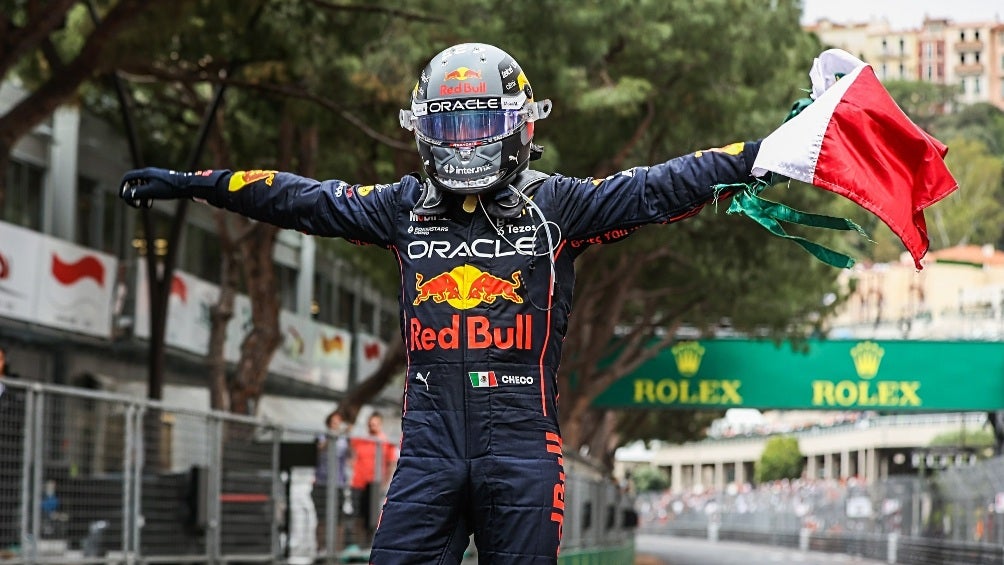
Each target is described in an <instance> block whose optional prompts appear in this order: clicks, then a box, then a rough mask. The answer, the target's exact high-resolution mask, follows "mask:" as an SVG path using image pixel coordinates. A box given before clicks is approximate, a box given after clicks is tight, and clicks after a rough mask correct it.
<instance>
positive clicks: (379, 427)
mask: <svg viewBox="0 0 1004 565" xmlns="http://www.w3.org/2000/svg"><path fill="white" fill-rule="evenodd" d="M366 426H367V431H368V436H367V437H354V438H352V440H351V442H350V443H351V449H352V453H353V454H354V464H353V466H352V467H353V468H352V481H351V485H352V498H353V506H354V508H355V511H356V519H355V524H356V528H355V533H356V535H355V539H356V541H358V542H362V541H366V542H369V541H370V540H372V539H373V533H374V531H375V530H376V516H375V515H374V514H375V513H374V506H376V504H375V502H374V498H375V497H377V496H381V495H382V493H383V491H384V490H386V488H387V485H388V484H390V476H391V472H392V471H393V469H394V460H395V456H394V446H393V445H392V444H391V443H390V441H389V440H388V439H387V436H386V435H385V434H384V432H383V416H381V415H380V413H379V412H374V413H373V414H371V415H370V417H369V420H367V423H366ZM379 447H382V448H383V449H382V450H381V451H380V476H379V479H380V482H379V483H377V478H378V477H377V474H376V470H377V460H376V458H377V457H376V456H377V450H378V448H379Z"/></svg>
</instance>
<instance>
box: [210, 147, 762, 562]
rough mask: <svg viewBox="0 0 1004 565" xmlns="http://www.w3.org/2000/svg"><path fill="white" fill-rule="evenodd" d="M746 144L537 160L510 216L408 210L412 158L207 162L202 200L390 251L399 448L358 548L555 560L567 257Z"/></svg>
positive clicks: (427, 556)
mask: <svg viewBox="0 0 1004 565" xmlns="http://www.w3.org/2000/svg"><path fill="white" fill-rule="evenodd" d="M758 148H759V143H758V142H747V143H738V144H733V145H731V146H728V147H724V148H721V149H713V150H707V151H699V152H697V153H693V154H688V155H685V156H682V157H678V158H676V159H672V160H670V161H668V162H666V163H663V164H659V165H655V166H651V167H637V168H633V169H630V170H626V171H623V172H620V173H617V174H614V175H612V176H610V177H607V178H605V179H578V178H571V177H567V176H562V175H552V176H550V177H548V178H547V179H546V180H545V181H544V182H543V183H542V184H541V185H539V187H538V189H537V190H536V192H535V193H534V194H533V197H532V202H533V203H534V204H535V205H536V207H535V208H536V209H534V207H531V206H527V208H525V209H524V211H523V213H522V214H521V215H519V216H518V217H517V218H515V219H511V220H499V219H491V218H490V217H489V215H488V214H487V213H485V211H484V210H483V209H482V208H481V207H479V206H471V204H472V203H474V201H475V200H476V198H475V197H467V206H466V208H465V206H464V199H465V197H461V196H455V195H448V197H450V198H453V199H454V200H455V201H453V202H451V203H450V205H449V207H448V209H447V210H445V211H444V212H443V213H442V214H440V215H436V216H422V215H418V214H416V213H415V211H414V208H415V205H416V202H417V201H418V199H419V196H420V193H421V191H422V183H421V181H420V180H419V179H418V178H416V177H414V176H406V177H404V178H402V179H401V180H400V181H399V182H396V183H393V184H382V185H381V184H378V185H368V186H360V185H352V184H348V183H345V182H342V181H338V180H328V181H323V182H321V181H316V180H311V179H307V178H303V177H300V176H296V175H293V174H288V173H282V172H273V171H245V172H236V173H232V174H228V175H226V176H224V177H222V178H221V180H220V181H219V182H218V183H217V184H216V187H217V188H216V189H215V191H214V192H213V193H212V194H210V195H208V196H207V200H208V201H209V202H210V203H211V204H213V205H216V206H219V207H223V208H226V209H228V210H232V211H235V212H238V213H240V214H242V215H245V216H249V217H252V218H256V219H259V220H262V221H265V222H269V223H272V224H276V225H278V226H281V227H283V228H291V229H296V230H299V231H302V232H304V233H307V234H314V235H319V236H328V237H343V238H346V239H349V240H352V241H355V242H365V243H370V244H375V245H380V246H383V247H386V248H387V249H389V250H390V251H391V252H392V253H393V254H394V256H395V257H396V258H397V261H398V263H399V266H400V274H401V295H400V301H401V333H402V337H403V338H404V342H405V345H406V351H407V380H406V384H405V391H404V404H403V416H402V438H401V454H400V459H399V460H398V464H397V469H396V471H395V473H394V476H393V479H392V481H391V484H390V487H389V492H388V494H387V499H386V501H385V503H384V507H383V511H382V514H381V518H380V523H379V526H378V529H377V532H376V536H375V539H374V544H373V549H372V553H371V562H372V563H376V564H385V563H421V564H428V563H451V562H452V563H459V562H460V561H461V559H462V556H463V553H464V550H465V548H466V546H467V544H468V539H469V535H470V533H471V532H473V534H474V539H475V544H476V546H477V549H478V554H479V558H480V559H481V561H482V562H483V563H514V564H515V563H519V564H523V565H525V564H531V563H555V562H556V561H557V553H558V544H559V541H560V536H561V529H562V523H563V520H564V508H565V490H564V481H565V475H564V471H563V467H562V451H561V436H560V433H559V430H558V413H557V411H558V406H557V403H556V398H557V395H558V391H557V390H556V373H557V368H558V360H559V357H560V353H561V343H562V340H563V339H564V336H565V330H566V327H567V321H568V316H569V310H570V307H571V297H572V286H573V282H574V271H573V263H574V261H575V258H576V257H578V256H579V255H580V254H581V253H582V252H583V251H585V250H586V249H587V248H588V247H589V246H591V245H593V244H602V243H606V242H610V241H616V240H617V239H620V238H622V237H624V236H625V235H627V234H629V233H630V232H631V231H632V230H633V229H635V228H637V227H639V226H642V225H644V224H650V223H667V222H672V221H675V220H678V219H682V218H686V217H688V216H691V215H693V214H695V213H697V212H698V211H699V210H700V209H701V207H702V206H703V205H704V204H706V203H707V202H709V201H710V200H711V199H712V198H714V190H713V189H712V188H711V187H712V186H713V185H716V184H731V183H739V182H748V181H750V180H751V176H750V168H751V167H752V164H753V160H754V158H755V156H756V152H757V149H758ZM545 222H546V225H547V230H548V231H547V232H545V229H544V228H542V227H541V226H542V224H544V223H545ZM548 234H550V238H551V239H550V241H549V240H548ZM552 259H553V264H554V270H553V273H552V269H551V261H552ZM552 289H553V291H552Z"/></svg>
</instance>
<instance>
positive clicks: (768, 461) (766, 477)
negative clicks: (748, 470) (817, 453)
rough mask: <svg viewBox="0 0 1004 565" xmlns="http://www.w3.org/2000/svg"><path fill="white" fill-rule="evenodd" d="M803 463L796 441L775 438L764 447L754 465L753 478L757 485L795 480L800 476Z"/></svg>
mask: <svg viewBox="0 0 1004 565" xmlns="http://www.w3.org/2000/svg"><path fill="white" fill-rule="evenodd" d="M804 465H805V461H804V460H803V459H802V452H801V450H800V449H799V447H798V439H796V438H794V437H792V436H775V437H772V438H770V439H768V440H767V443H766V444H765V445H764V448H763V453H762V454H761V455H760V461H758V462H757V464H756V470H755V471H754V478H755V480H756V482H757V483H765V482H770V481H778V480H781V479H797V478H798V477H801V476H802V468H803V466H804Z"/></svg>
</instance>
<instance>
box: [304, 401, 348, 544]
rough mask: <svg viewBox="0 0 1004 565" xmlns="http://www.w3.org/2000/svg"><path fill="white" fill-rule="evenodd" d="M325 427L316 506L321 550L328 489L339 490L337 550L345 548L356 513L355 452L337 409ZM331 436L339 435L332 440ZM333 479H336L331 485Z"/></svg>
mask: <svg viewBox="0 0 1004 565" xmlns="http://www.w3.org/2000/svg"><path fill="white" fill-rule="evenodd" d="M324 422H325V426H326V427H327V429H328V434H324V435H321V436H319V437H318V439H317V468H316V471H315V475H314V477H315V484H314V506H315V507H316V508H317V509H318V518H319V520H318V536H317V539H318V547H324V534H325V532H326V527H325V520H326V519H327V515H328V513H327V502H328V495H327V492H328V489H329V488H334V489H336V491H335V492H336V494H335V499H334V500H335V508H336V509H337V511H338V512H341V514H340V517H339V520H338V522H337V524H338V525H337V527H336V529H335V545H334V546H333V549H334V550H336V551H337V550H339V549H341V548H342V547H343V546H344V537H345V531H346V524H347V523H348V521H349V520H350V519H351V516H352V514H353V513H354V507H353V504H352V493H351V491H350V490H349V476H350V474H349V471H350V470H351V467H350V465H351V464H352V460H351V459H352V450H351V448H350V446H349V436H348V427H347V426H346V425H345V419H344V418H343V417H342V414H341V412H339V411H337V410H335V411H334V412H332V413H330V414H328V417H327V418H326V419H325V421H324ZM329 434H335V437H334V438H330V437H329ZM329 446H333V447H334V464H335V466H334V469H335V470H334V472H333V473H329V466H330V465H331V463H332V452H331V451H329V449H328V447H329ZM329 477H333V478H332V479H331V480H330V482H329Z"/></svg>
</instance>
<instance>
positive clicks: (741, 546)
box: [635, 534, 885, 565]
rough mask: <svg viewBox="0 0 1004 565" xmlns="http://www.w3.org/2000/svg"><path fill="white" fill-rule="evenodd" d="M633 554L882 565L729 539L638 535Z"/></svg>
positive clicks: (697, 561) (740, 564) (751, 563)
mask: <svg viewBox="0 0 1004 565" xmlns="http://www.w3.org/2000/svg"><path fill="white" fill-rule="evenodd" d="M635 553H636V554H637V555H648V556H652V557H655V558H657V559H658V560H660V561H662V562H664V563H666V564H667V565H765V564H779V563H780V564H787V563H797V564H799V565H884V564H885V562H884V561H875V560H872V559H864V558H861V557H854V556H850V555H843V554H839V553H821V552H818V551H800V550H798V549H791V548H786V547H772V546H768V545H754V544H748V543H736V542H730V541H719V542H710V541H708V540H706V539H696V538H681V537H671V536H655V535H650V534H638V536H637V537H636V538H635Z"/></svg>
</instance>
